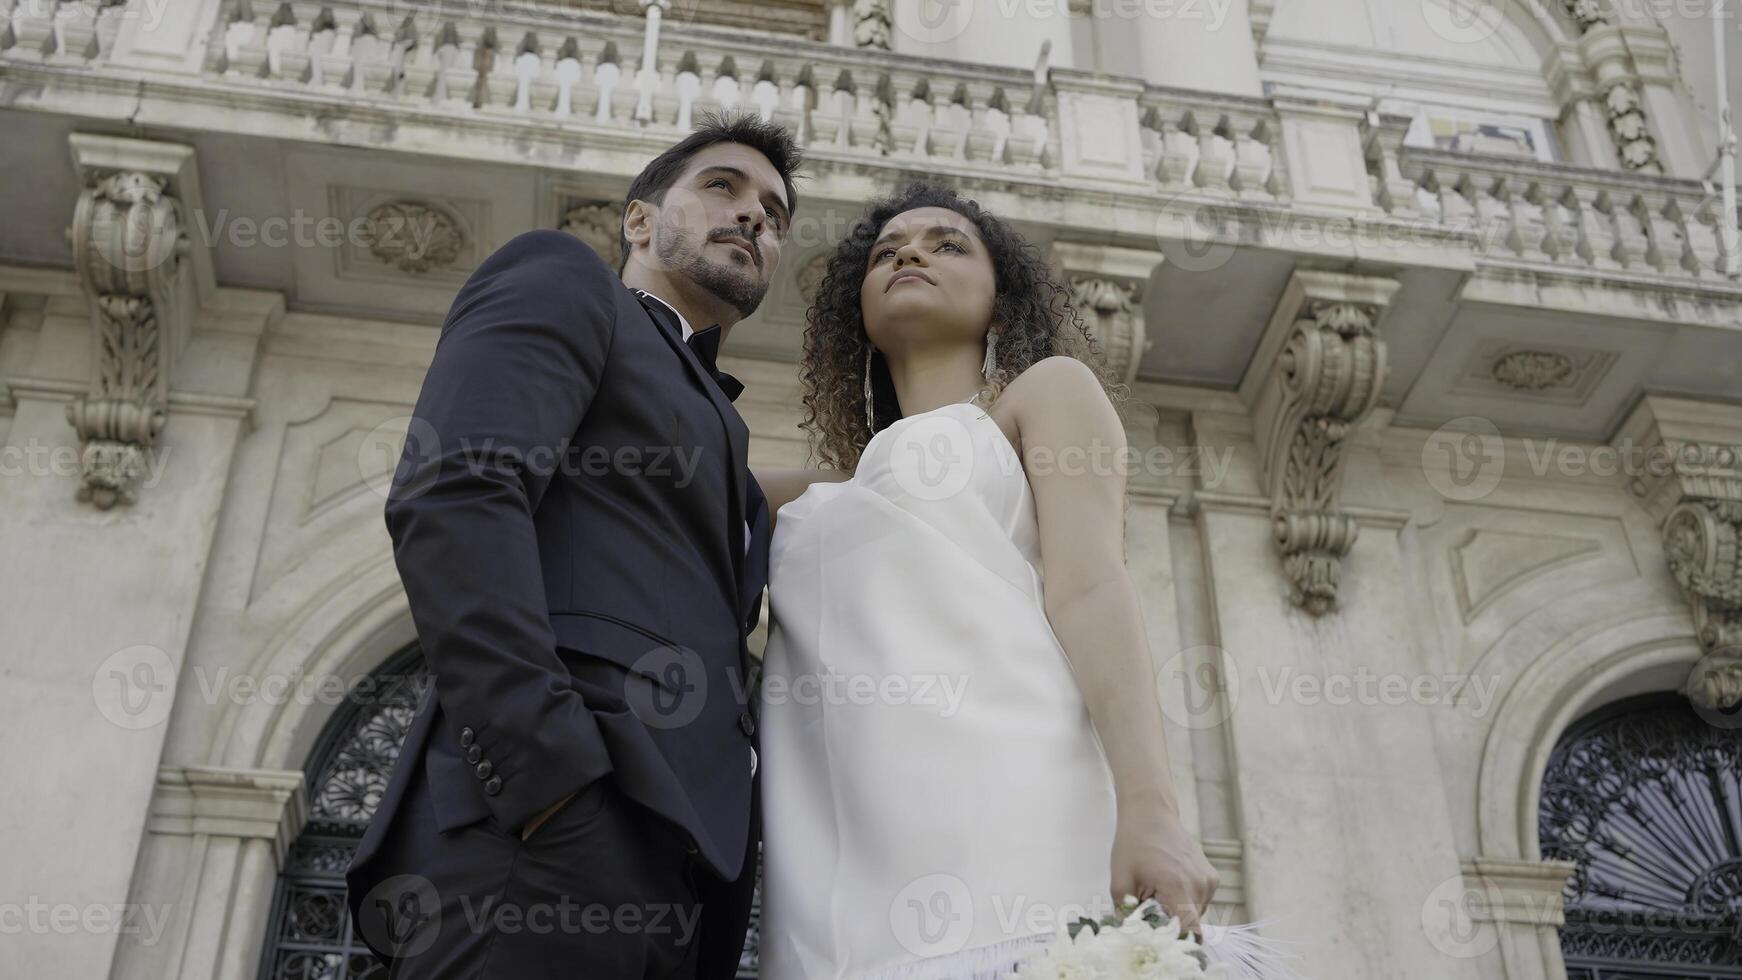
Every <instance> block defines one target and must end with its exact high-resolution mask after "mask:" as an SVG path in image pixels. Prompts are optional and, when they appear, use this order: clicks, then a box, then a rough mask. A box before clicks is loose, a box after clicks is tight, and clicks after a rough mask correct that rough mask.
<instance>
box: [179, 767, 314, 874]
mask: <svg viewBox="0 0 1742 980" xmlns="http://www.w3.org/2000/svg"><path fill="white" fill-rule="evenodd" d="M307 816H308V799H307V795H306V790H305V789H304V779H303V774H302V773H300V772H288V771H279V770H272V769H230V768H224V767H220V766H164V767H162V768H160V769H159V770H158V771H157V793H156V795H155V796H154V797H153V799H152V801H151V813H150V816H149V817H148V819H147V822H146V827H147V829H148V830H150V831H151V832H152V833H156V834H179V835H194V834H204V835H210V836H214V837H241V838H261V839H264V840H269V841H271V842H272V844H273V853H274V855H275V857H276V859H277V862H278V866H279V867H281V868H282V867H283V865H284V857H285V853H286V851H287V850H288V849H289V847H290V844H291V843H292V842H293V841H295V840H296V836H297V834H299V833H301V832H302V828H303V824H304V822H305V821H306V820H307Z"/></svg>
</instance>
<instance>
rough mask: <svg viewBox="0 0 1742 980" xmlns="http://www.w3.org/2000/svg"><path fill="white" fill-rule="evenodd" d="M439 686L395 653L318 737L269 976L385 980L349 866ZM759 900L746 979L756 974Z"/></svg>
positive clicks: (281, 881)
mask: <svg viewBox="0 0 1742 980" xmlns="http://www.w3.org/2000/svg"><path fill="white" fill-rule="evenodd" d="M428 687H429V671H428V669H427V668H426V667H425V666H424V662H423V654H422V653H421V652H420V651H419V650H418V648H417V647H416V646H415V645H413V646H411V647H407V648H406V649H404V650H401V651H400V652H398V653H396V654H394V655H393V656H392V657H389V658H388V659H387V662H386V663H384V664H382V666H381V667H380V668H378V669H377V670H376V671H375V672H374V673H372V674H371V675H370V681H369V684H368V685H367V686H366V687H365V686H362V685H360V686H359V687H358V688H357V690H359V691H367V692H368V697H366V698H363V697H359V698H356V699H354V700H351V701H347V703H346V704H345V706H344V707H343V708H342V709H341V710H340V711H338V712H336V713H335V714H334V715H333V718H332V720H331V721H329V722H328V723H327V726H326V728H325V729H324V730H323V731H322V732H321V736H320V738H319V739H317V740H316V741H315V745H314V748H313V749H312V750H311V751H310V752H309V757H308V765H307V766H306V767H305V768H304V770H303V772H304V778H305V779H306V780H307V789H308V799H309V801H310V802H309V813H308V823H307V824H306V825H305V826H304V828H303V831H302V833H301V834H300V835H299V836H298V837H297V839H296V842H295V843H294V844H292V845H291V848H290V852H289V854H288V855H287V857H286V858H285V863H284V870H283V872H282V873H280V874H279V876H278V887H277V892H276V894H275V895H274V897H273V901H272V914H271V918H270V919H268V920H267V934H266V942H265V944H264V951H263V953H262V956H261V965H260V976H261V978H262V980H381V978H384V977H385V976H386V975H387V971H386V970H385V969H383V968H382V967H381V965H380V964H379V963H378V962H377V961H376V959H375V957H374V954H372V953H370V952H369V949H368V947H366V946H365V945H364V944H363V942H362V940H361V939H360V938H357V937H354V936H353V935H352V933H351V917H350V914H349V912H348V911H347V910H346V905H345V868H346V866H347V865H349V864H350V863H351V855H352V853H354V852H355V851H356V849H357V842H358V841H359V840H361V839H362V837H363V831H364V830H365V829H366V828H367V827H368V825H369V818H370V817H371V816H373V815H374V813H375V807H376V805H377V804H379V803H380V801H381V794H382V791H383V790H385V789H386V788H387V778H388V776H390V775H391V774H392V772H393V766H394V763H396V762H397V761H398V760H399V747H400V746H401V745H402V744H404V742H405V733H406V730H407V729H408V728H409V727H410V725H411V719H412V716H413V715H414V714H415V713H416V711H417V705H418V703H419V701H421V700H422V698H423V694H424V691H425V690H426V689H427V688H428ZM757 873H758V884H757V897H756V904H755V907H754V909H753V910H752V913H751V920H750V934H749V936H747V937H746V938H745V951H744V957H743V959H742V960H741V961H740V965H739V970H738V976H739V977H748V978H753V977H755V976H756V937H757V924H758V921H759V919H760V913H761V905H762V903H761V883H760V874H761V868H760V867H758V868H757Z"/></svg>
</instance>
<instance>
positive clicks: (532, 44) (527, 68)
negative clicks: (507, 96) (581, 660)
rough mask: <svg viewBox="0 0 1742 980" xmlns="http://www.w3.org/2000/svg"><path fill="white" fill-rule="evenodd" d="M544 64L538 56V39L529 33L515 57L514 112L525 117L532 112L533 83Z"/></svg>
mask: <svg viewBox="0 0 1742 980" xmlns="http://www.w3.org/2000/svg"><path fill="white" fill-rule="evenodd" d="M543 66H544V62H543V61H542V59H540V58H539V56H538V38H537V37H536V36H534V35H533V34H532V33H531V32H528V33H527V35H526V38H525V40H523V41H521V42H520V50H519V51H517V52H515V55H514V103H513V105H514V111H515V112H518V113H521V114H522V115H525V114H527V113H529V112H531V111H532V83H533V81H534V80H536V79H537V78H538V73H539V71H540V70H542V69H543Z"/></svg>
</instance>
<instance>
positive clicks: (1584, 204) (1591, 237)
mask: <svg viewBox="0 0 1742 980" xmlns="http://www.w3.org/2000/svg"><path fill="white" fill-rule="evenodd" d="M1566 201H1567V207H1568V208H1570V209H1571V211H1572V214H1573V227H1574V230H1575V232H1576V234H1577V238H1578V244H1577V245H1576V246H1574V248H1573V251H1574V252H1575V253H1576V254H1577V255H1578V256H1579V257H1580V258H1582V259H1584V260H1585V262H1586V264H1588V265H1590V266H1591V267H1592V268H1596V269H1618V268H1620V263H1618V262H1616V261H1615V221H1614V219H1613V218H1610V217H1609V215H1608V214H1606V213H1604V209H1605V208H1606V207H1607V206H1608V198H1607V196H1605V195H1604V194H1603V193H1602V192H1601V191H1599V190H1598V189H1596V188H1593V187H1579V186H1574V187H1569V188H1567V196H1566Z"/></svg>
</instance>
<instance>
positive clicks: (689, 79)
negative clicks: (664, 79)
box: [672, 54, 702, 132]
mask: <svg viewBox="0 0 1742 980" xmlns="http://www.w3.org/2000/svg"><path fill="white" fill-rule="evenodd" d="M672 88H673V89H674V91H676V93H677V128H678V129H680V130H682V131H684V132H689V130H690V129H691V128H693V127H692V126H691V123H690V112H691V110H692V109H693V108H694V107H695V104H696V96H697V95H700V94H701V91H702V76H701V75H700V74H699V73H698V72H697V71H696V56H695V55H694V54H686V55H684V57H683V61H682V62H681V63H680V64H679V65H678V69H677V75H676V77H675V78H673V79H672Z"/></svg>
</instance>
